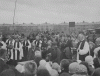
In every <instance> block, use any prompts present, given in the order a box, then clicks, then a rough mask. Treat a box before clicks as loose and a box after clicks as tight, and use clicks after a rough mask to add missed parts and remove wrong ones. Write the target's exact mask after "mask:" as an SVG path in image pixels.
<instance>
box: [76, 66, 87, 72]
mask: <svg viewBox="0 0 100 76" xmlns="http://www.w3.org/2000/svg"><path fill="white" fill-rule="evenodd" d="M87 73H88V72H87V68H86V66H85V65H82V64H80V65H79V66H78V70H77V72H76V74H87Z"/></svg>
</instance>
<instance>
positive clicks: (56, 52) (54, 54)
mask: <svg viewBox="0 0 100 76" xmlns="http://www.w3.org/2000/svg"><path fill="white" fill-rule="evenodd" d="M60 58H61V51H60V49H59V48H57V47H53V49H52V50H51V61H52V62H57V63H58V64H60Z"/></svg>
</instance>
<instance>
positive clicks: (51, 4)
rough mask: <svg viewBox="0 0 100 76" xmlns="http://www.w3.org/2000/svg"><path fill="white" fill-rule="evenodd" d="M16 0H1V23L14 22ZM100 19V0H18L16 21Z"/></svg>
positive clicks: (89, 20) (90, 20) (59, 21)
mask: <svg viewBox="0 0 100 76" xmlns="http://www.w3.org/2000/svg"><path fill="white" fill-rule="evenodd" d="M14 7H15V0H0V24H3V23H8V24H12V23H13V15H14ZM64 21H65V22H71V21H75V22H82V21H86V22H93V21H94V22H98V21H100V0H17V7H16V13H15V23H16V24H20V23H34V24H41V23H45V22H48V23H62V22H64Z"/></svg>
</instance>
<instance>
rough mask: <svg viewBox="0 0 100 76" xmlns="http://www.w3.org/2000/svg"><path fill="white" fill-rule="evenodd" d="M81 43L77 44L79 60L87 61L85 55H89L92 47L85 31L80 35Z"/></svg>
mask: <svg viewBox="0 0 100 76" xmlns="http://www.w3.org/2000/svg"><path fill="white" fill-rule="evenodd" d="M78 40H79V43H78V45H77V60H81V61H85V57H86V56H88V55H89V52H90V49H89V44H88V42H87V41H86V40H85V36H84V34H83V33H80V34H79V35H78Z"/></svg>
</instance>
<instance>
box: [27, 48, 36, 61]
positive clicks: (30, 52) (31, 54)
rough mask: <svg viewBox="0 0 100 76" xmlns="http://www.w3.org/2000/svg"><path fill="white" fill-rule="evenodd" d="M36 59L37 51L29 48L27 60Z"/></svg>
mask: <svg viewBox="0 0 100 76" xmlns="http://www.w3.org/2000/svg"><path fill="white" fill-rule="evenodd" d="M34 59H35V51H33V50H32V48H30V49H29V52H28V55H27V60H34Z"/></svg>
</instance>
